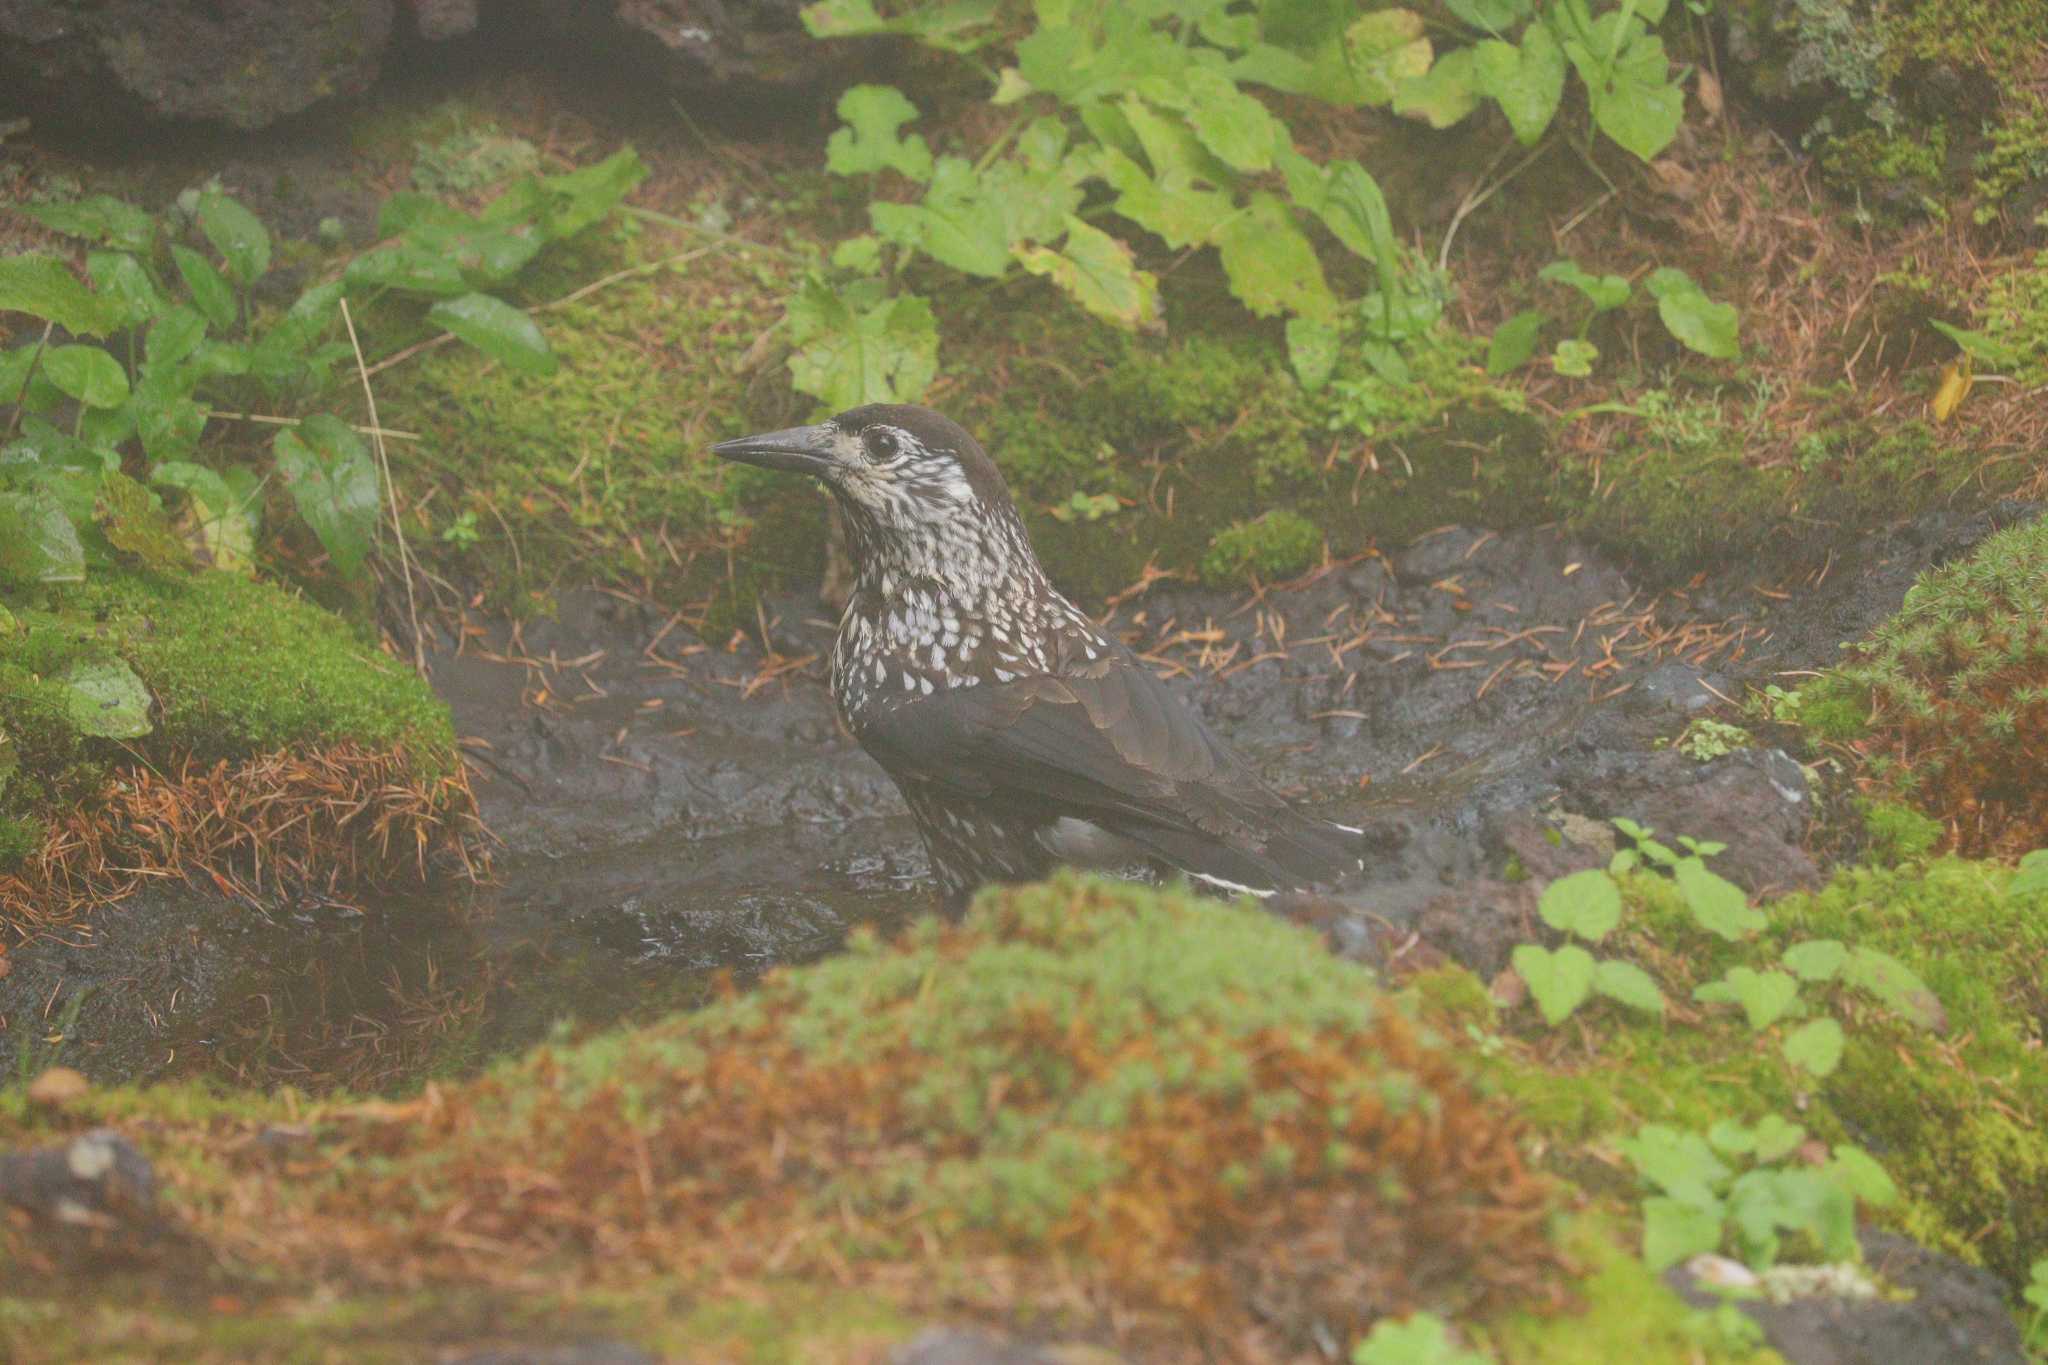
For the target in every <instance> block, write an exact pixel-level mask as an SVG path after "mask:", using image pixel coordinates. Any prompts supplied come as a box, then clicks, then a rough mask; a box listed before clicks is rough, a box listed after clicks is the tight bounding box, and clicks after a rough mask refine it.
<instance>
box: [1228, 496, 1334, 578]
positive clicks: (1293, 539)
mask: <svg viewBox="0 0 2048 1365" xmlns="http://www.w3.org/2000/svg"><path fill="white" fill-rule="evenodd" d="M1322 548H1323V533H1322V532H1321V531H1320V530H1318V529H1317V527H1316V524H1315V523H1314V522H1312V521H1310V520H1309V519H1308V518H1307V517H1304V516H1302V515H1301V514H1300V513H1298V512H1290V511H1287V510H1286V509H1284V508H1283V509H1281V510H1280V511H1277V512H1267V513H1265V514H1264V515H1263V516H1257V517H1253V518H1252V519H1251V520H1250V521H1238V522H1232V523H1231V524H1230V525H1229V526H1228V527H1226V528H1224V529H1223V530H1221V531H1218V532H1217V533H1216V535H1215V536H1214V538H1212V539H1211V540H1210V541H1209V553H1207V554H1205V555H1203V556H1202V579H1203V581H1204V582H1206V583H1209V584H1211V585H1212V586H1216V587H1232V586H1236V585H1238V584H1242V583H1248V582H1251V581H1253V580H1257V581H1259V582H1264V583H1271V582H1273V581H1275V580H1276V579H1282V578H1292V577H1294V576H1295V575H1296V574H1298V573H1300V572H1302V571H1303V570H1304V569H1307V568H1308V567H1309V566H1310V565H1312V564H1314V563H1315V562H1316V558H1317V556H1318V555H1319V554H1320V553H1321V552H1322Z"/></svg>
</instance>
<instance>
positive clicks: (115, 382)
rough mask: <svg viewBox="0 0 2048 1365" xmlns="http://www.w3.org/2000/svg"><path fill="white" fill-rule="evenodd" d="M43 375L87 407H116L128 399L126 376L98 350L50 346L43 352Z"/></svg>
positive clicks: (84, 347)
mask: <svg viewBox="0 0 2048 1365" xmlns="http://www.w3.org/2000/svg"><path fill="white" fill-rule="evenodd" d="M43 373H44V374H47V375H48V376H50V382H51V383H52V384H55V385H56V386H57V387H58V388H59V389H62V390H63V391H64V393H65V394H66V395H67V396H69V397H72V398H76V399H77V400H78V401H79V402H81V403H83V404H85V405H86V406H87V407H93V408H113V407H119V406H120V405H121V404H122V403H124V402H126V401H127V398H128V372H127V371H126V370H123V369H122V368H121V362H120V361H118V360H116V359H114V357H112V356H110V355H108V354H107V353H106V352H105V351H103V350H101V349H100V348H99V347H97V346H52V347H50V348H49V349H48V350H47V351H45V352H43Z"/></svg>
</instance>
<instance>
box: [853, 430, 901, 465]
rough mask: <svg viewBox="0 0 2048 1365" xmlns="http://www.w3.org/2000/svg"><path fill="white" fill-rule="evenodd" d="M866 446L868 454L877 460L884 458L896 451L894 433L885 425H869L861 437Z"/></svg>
mask: <svg viewBox="0 0 2048 1365" xmlns="http://www.w3.org/2000/svg"><path fill="white" fill-rule="evenodd" d="M861 440H862V442H863V443H865V444H866V446H867V448H868V454H870V455H872V456H874V457H875V458H876V459H878V460H886V459H888V458H889V457H890V456H891V455H894V454H895V453H896V433H894V432H893V431H890V430H889V428H887V427H870V428H868V431H867V434H866V435H864V436H863V437H861Z"/></svg>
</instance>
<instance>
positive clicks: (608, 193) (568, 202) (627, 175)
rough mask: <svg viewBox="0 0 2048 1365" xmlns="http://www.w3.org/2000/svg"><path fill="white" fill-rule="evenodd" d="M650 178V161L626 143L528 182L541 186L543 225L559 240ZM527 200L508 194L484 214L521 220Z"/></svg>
mask: <svg viewBox="0 0 2048 1365" xmlns="http://www.w3.org/2000/svg"><path fill="white" fill-rule="evenodd" d="M646 178H647V165H646V163H645V162H643V161H641V160H640V154H639V153H638V152H636V151H634V150H633V149H632V147H630V146H626V147H621V148H619V150H618V151H616V152H613V153H612V154H611V155H610V156H608V157H606V158H605V159H604V160H602V161H599V162H596V163H595V164H593V165H589V166H583V167H579V168H578V169H576V170H573V171H565V172H563V173H562V174H560V175H548V176H540V177H537V178H534V179H532V180H530V181H529V182H528V183H529V185H530V186H531V187H534V188H537V190H538V192H539V196H540V198H541V200H542V202H543V204H544V213H543V214H542V219H541V222H540V224H539V226H540V227H541V228H542V229H543V230H544V231H545V232H546V233H547V234H548V235H549V236H550V237H552V238H554V239H555V240H557V241H559V240H560V239H562V238H564V237H572V236H574V235H575V234H576V233H579V232H581V231H583V229H585V228H587V227H589V226H590V225H591V224H593V223H595V222H597V221H598V220H599V219H601V218H605V217H607V216H608V215H610V213H611V211H612V210H613V209H615V208H617V207H618V206H619V205H620V204H621V203H622V202H624V200H625V198H626V196H627V195H628V194H631V193H632V192H633V189H634V187H635V186H637V185H638V184H639V183H640V182H641V181H643V180H645V179H646ZM532 193H533V189H529V190H528V195H531V194H532ZM508 201H510V202H508ZM526 202H527V199H526V196H522V197H521V198H520V199H514V197H513V195H511V194H507V195H505V196H503V197H502V198H501V199H500V200H499V201H497V202H495V203H493V204H492V205H491V206H490V207H489V208H487V209H485V210H484V212H483V215H482V216H483V218H484V220H485V221H486V222H503V221H517V220H519V219H521V218H524V217H525V216H526V214H525V213H524V211H523V208H524V204H525V203H526ZM501 203H503V204H505V205H506V207H505V208H504V209H503V210H500V209H499V204H501ZM501 214H503V215H508V216H500V215H501Z"/></svg>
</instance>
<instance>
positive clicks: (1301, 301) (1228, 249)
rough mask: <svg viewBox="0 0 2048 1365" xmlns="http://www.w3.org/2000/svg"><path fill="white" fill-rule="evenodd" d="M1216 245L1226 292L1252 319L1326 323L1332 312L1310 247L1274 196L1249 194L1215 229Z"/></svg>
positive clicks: (1331, 302) (1333, 302) (1320, 269)
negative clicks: (1284, 317) (1283, 317)
mask: <svg viewBox="0 0 2048 1365" xmlns="http://www.w3.org/2000/svg"><path fill="white" fill-rule="evenodd" d="M1216 247H1217V251H1218V254H1219V255H1220V256H1221V257H1222V260H1223V272H1224V274H1225V275H1227V276H1229V278H1230V291H1231V292H1232V293H1233V294H1235V295H1237V299H1238V302H1240V303H1242V304H1243V305H1244V306H1245V307H1246V308H1247V309H1249V310H1250V311H1251V312H1252V313H1253V315H1254V316H1257V317H1262V318H1270V317H1273V316H1275V315H1277V314H1281V313H1294V314H1297V315H1299V316H1302V317H1310V318H1325V319H1327V318H1328V317H1329V316H1330V315H1331V314H1332V312H1334V311H1335V309H1336V303H1337V301H1336V299H1335V298H1334V297H1332V296H1331V294H1330V286H1329V285H1328V284H1327V283H1326V282H1325V281H1324V279H1323V267H1322V263H1321V262H1320V261H1318V260H1317V259H1316V251H1315V248H1314V247H1313V246H1311V245H1310V244H1309V240H1308V238H1307V237H1305V236H1303V235H1302V231H1301V229H1300V228H1299V227H1296V226H1295V223H1294V216H1293V215H1292V214H1291V213H1289V212H1288V211H1287V205H1286V204H1284V203H1282V202H1281V201H1280V199H1279V198H1278V197H1277V196H1275V195H1272V194H1270V193H1268V192H1266V191H1264V190H1261V191H1259V192H1258V193H1257V194H1254V195H1253V196H1252V197H1251V202H1250V203H1249V204H1248V205H1247V206H1246V209H1245V211H1244V212H1243V213H1241V214H1239V215H1238V216H1236V217H1234V218H1232V219H1231V220H1230V221H1229V222H1228V223H1226V224H1224V225H1223V226H1222V227H1221V228H1219V229H1218V230H1217V232H1216Z"/></svg>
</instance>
